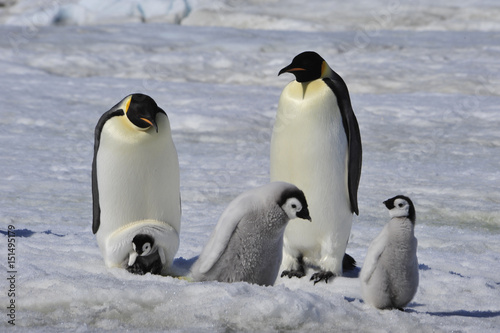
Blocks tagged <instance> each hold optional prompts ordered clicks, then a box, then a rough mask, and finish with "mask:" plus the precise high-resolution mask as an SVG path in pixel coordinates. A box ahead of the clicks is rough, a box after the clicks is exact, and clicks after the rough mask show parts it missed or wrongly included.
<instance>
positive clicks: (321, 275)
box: [309, 271, 336, 284]
mask: <svg viewBox="0 0 500 333" xmlns="http://www.w3.org/2000/svg"><path fill="white" fill-rule="evenodd" d="M335 276H336V275H335V274H333V272H330V271H321V272H318V273H314V274H313V275H312V276H311V279H310V280H309V281H314V284H316V283H318V282H320V281H323V280H325V282H326V283H328V280H329V279H330V278H332V277H335Z"/></svg>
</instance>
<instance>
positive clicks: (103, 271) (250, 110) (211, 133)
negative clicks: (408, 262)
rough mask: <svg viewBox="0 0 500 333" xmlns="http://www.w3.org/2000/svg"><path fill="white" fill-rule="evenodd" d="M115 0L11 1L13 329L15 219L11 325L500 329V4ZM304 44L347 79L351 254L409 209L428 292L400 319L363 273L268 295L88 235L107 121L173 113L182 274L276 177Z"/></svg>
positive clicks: (4, 12) (4, 186)
mask: <svg viewBox="0 0 500 333" xmlns="http://www.w3.org/2000/svg"><path fill="white" fill-rule="evenodd" d="M106 3H107V4H108V5H106V6H109V8H108V9H103V8H102V7H100V6H104V4H102V2H96V1H90V0H87V1H85V0H81V1H48V2H43V1H42V2H39V1H17V3H16V4H14V5H12V6H9V7H3V8H0V22H2V23H4V25H2V26H0V105H1V107H0V156H1V158H0V170H1V181H0V193H1V195H0V231H1V232H2V234H0V239H1V242H0V247H1V248H0V254H1V255H0V281H2V283H0V295H1V296H0V307H1V308H3V309H4V310H2V311H0V313H1V316H0V318H2V320H0V327H1V330H5V329H7V328H8V327H9V326H10V325H9V324H8V322H7V319H8V317H7V316H6V313H7V309H6V306H7V304H8V302H9V298H8V297H7V289H8V285H7V280H6V279H7V277H8V275H7V270H8V267H7V242H6V241H7V236H5V235H4V234H5V233H6V230H7V226H8V225H13V226H15V227H16V229H17V232H18V237H17V238H16V260H17V262H16V265H17V270H18V273H17V280H16V305H17V312H16V328H17V330H18V331H26V332H28V331H29V332H33V331H35V332H66V331H80V332H84V331H102V330H111V331H123V330H130V331H164V330H172V331H182V332H185V331H187V332H200V331H205V332H211V331H225V330H236V331H241V330H243V331H319V332H324V331H351V332H361V331H369V332H429V331H435V332H452V331H456V332H460V331H461V332H478V331H481V332H497V331H498V330H499V329H500V278H499V276H500V265H499V262H500V242H499V239H500V237H499V236H500V190H499V185H500V169H499V165H500V131H499V129H500V112H499V111H500V110H499V105H500V61H499V59H500V47H499V45H500V26H499V23H498V17H500V5H498V4H497V2H496V1H493V0H491V1H490V0H485V1H472V0H471V1H463V2H461V5H460V6H456V5H454V4H455V2H451V1H441V2H440V3H439V4H437V3H435V1H427V0H425V1H424V0H422V1H417V2H405V1H395V2H390V1H387V2H386V1H376V2H373V1H361V2H359V4H358V6H359V7H356V6H355V5H354V4H348V3H336V2H334V4H331V5H330V4H328V5H327V4H325V2H324V1H309V2H304V1H300V2H299V1H291V2H287V1H281V0H277V1H268V2H263V1H240V2H234V1H210V2H209V1H166V2H161V1H141V2H139V1H110V2H106ZM166 5H171V6H172V7H169V8H170V9H169V8H166ZM112 6H115V7H112ZM112 8H114V9H112ZM131 8H132V9H131ZM82 13H83V14H85V15H83V14H82ZM384 13H385V14H384ZM172 15H174V16H172ZM175 15H177V16H175ZM62 18H64V20H63V19H62ZM139 22H147V24H142V23H139ZM304 50H316V51H318V52H319V53H320V54H321V55H322V56H323V57H324V58H325V59H326V60H327V61H328V62H329V64H330V66H331V67H332V68H333V69H334V70H336V71H337V72H338V73H339V74H341V75H342V77H343V78H344V80H345V81H346V83H347V85H348V87H349V89H350V92H351V99H352V104H353V107H354V110H355V113H356V115H357V118H358V122H359V125H360V129H361V135H362V139H363V148H364V155H363V171H362V177H361V184H360V189H359V194H358V197H359V206H360V216H359V217H357V218H355V221H354V223H353V229H352V234H351V239H350V241H349V245H348V253H349V254H351V255H352V256H354V258H355V259H356V260H357V261H358V266H361V265H362V263H363V261H364V257H365V254H366V250H367V248H368V245H369V243H370V242H371V240H372V239H373V238H374V237H375V236H376V235H377V234H378V233H379V232H380V230H381V229H382V227H383V226H384V224H385V223H386V222H387V221H388V219H389V215H388V212H387V210H386V209H385V207H384V206H383V204H382V201H384V200H385V199H387V198H389V197H392V196H394V195H396V194H400V193H401V194H405V195H408V196H409V197H410V198H411V199H412V200H413V201H414V203H415V206H416V210H417V225H416V229H415V234H416V237H417V238H418V241H419V247H418V258H419V262H420V286H419V289H418V292H417V294H416V296H415V298H414V299H413V301H412V302H411V303H410V304H409V306H408V308H407V311H406V312H400V311H380V310H376V309H373V308H370V307H369V306H368V305H366V304H364V302H363V301H362V297H361V293H360V285H359V281H358V279H357V277H356V272H355V273H350V274H348V276H346V277H341V278H336V279H335V280H333V281H331V283H329V284H323V283H322V284H317V285H315V286H313V285H312V283H311V282H309V281H308V279H306V278H303V279H300V280H299V279H278V281H277V282H276V285H275V286H274V287H260V286H255V285H250V284H246V283H235V284H224V283H216V282H209V283H189V282H187V281H184V280H178V279H175V278H171V277H160V276H151V275H146V276H135V275H132V274H129V273H127V272H126V271H124V270H120V269H108V268H106V267H105V266H104V263H103V260H102V258H101V255H100V252H99V250H98V248H97V244H96V241H95V237H94V235H93V234H92V232H91V219H92V216H91V210H92V209H91V188H90V170H91V160H92V154H93V130H94V126H95V124H96V122H97V120H98V119H99V117H100V115H101V114H102V113H103V112H105V111H106V110H108V109H109V108H110V107H111V106H113V105H114V104H116V102H118V101H119V100H120V99H122V98H123V97H124V96H126V95H127V94H130V93H132V92H142V93H146V94H148V95H150V96H151V97H153V98H154V99H155V100H156V101H157V103H158V104H159V105H160V106H161V107H162V108H163V109H164V110H165V111H166V112H167V113H168V115H169V118H170V122H171V126H172V130H173V138H174V142H175V144H176V146H177V150H178V154H179V162H180V168H181V194H182V208H183V217H182V226H181V235H180V236H181V243H180V248H179V252H178V253H177V255H176V258H177V259H176V262H175V266H176V269H177V270H178V271H179V272H181V273H182V272H183V271H185V270H186V269H187V268H188V267H189V265H190V264H191V263H192V261H193V258H194V257H196V256H197V255H198V254H199V253H200V251H201V249H202V247H203V245H204V244H205V242H206V241H207V240H208V237H209V234H210V232H211V231H212V228H213V227H214V225H215V223H216V222H217V220H218V218H219V216H220V214H221V213H222V211H223V210H224V208H225V207H226V206H227V205H228V204H229V202H230V201H231V200H232V199H233V198H234V197H236V196H237V195H238V194H240V193H241V192H243V191H245V190H247V189H249V188H251V187H255V186H257V185H260V184H264V183H266V182H268V179H269V172H268V169H269V141H270V137H271V131H272V126H273V122H274V116H275V112H276V107H277V102H278V98H279V94H280V92H281V89H282V88H283V87H284V86H285V84H286V83H287V82H288V81H290V80H291V79H292V76H286V75H282V76H280V77H277V73H278V71H279V69H281V68H282V67H284V66H285V65H287V64H289V63H290V61H291V59H292V58H293V57H294V56H295V55H296V54H298V53H299V52H301V51H304ZM308 273H309V275H310V274H311V273H312V271H310V272H308Z"/></svg>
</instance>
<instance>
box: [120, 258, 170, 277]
mask: <svg viewBox="0 0 500 333" xmlns="http://www.w3.org/2000/svg"><path fill="white" fill-rule="evenodd" d="M144 258H146V259H147V257H138V258H137V260H136V262H135V263H134V264H133V265H132V266H128V267H127V271H128V272H130V273H132V274H138V275H144V274H146V273H151V274H156V275H161V270H162V264H161V261H159V260H157V261H155V262H153V263H151V264H149V265H147V262H143V260H144Z"/></svg>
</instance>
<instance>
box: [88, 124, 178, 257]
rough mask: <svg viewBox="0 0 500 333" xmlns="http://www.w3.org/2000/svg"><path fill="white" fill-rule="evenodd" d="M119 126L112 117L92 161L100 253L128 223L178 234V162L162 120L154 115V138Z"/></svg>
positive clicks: (166, 126)
mask: <svg viewBox="0 0 500 333" xmlns="http://www.w3.org/2000/svg"><path fill="white" fill-rule="evenodd" d="M124 121H125V119H124V117H113V118H111V119H110V120H108V121H107V122H106V123H105V124H104V126H103V130H102V133H101V141H100V145H99V151H98V153H97V157H96V158H97V161H96V162H97V181H98V188H99V205H100V209H101V215H100V219H101V223H100V227H99V230H98V232H97V234H96V236H97V242H98V244H99V247H100V248H101V251H102V252H103V253H104V252H105V246H106V239H107V238H108V237H109V236H110V235H111V234H112V233H113V232H114V231H115V230H117V229H119V228H121V227H123V226H124V225H127V224H129V223H131V222H134V221H139V220H145V219H151V220H156V221H161V222H165V223H167V224H169V225H170V226H171V227H172V228H173V229H174V230H175V231H176V232H177V233H179V231H180V230H179V229H180V217H181V210H180V197H179V195H180V194H179V186H180V181H179V162H178V158H177V152H176V150H175V146H174V143H173V141H172V138H171V134H170V125H169V121H168V118H167V117H166V116H165V115H162V114H158V116H157V123H158V127H159V128H160V131H159V132H158V133H156V132H154V130H152V131H151V130H150V131H137V129H133V128H131V127H130V125H124V124H123V123H120V122H124ZM174 254H175V253H174ZM174 254H172V256H173V255H174Z"/></svg>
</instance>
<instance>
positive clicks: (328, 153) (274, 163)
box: [270, 51, 362, 283]
mask: <svg viewBox="0 0 500 333" xmlns="http://www.w3.org/2000/svg"><path fill="white" fill-rule="evenodd" d="M284 73H291V74H293V75H294V76H295V80H293V81H292V82H290V83H289V84H288V85H287V86H286V87H285V88H284V89H283V92H282V93H281V96H280V99H279V103H278V111H277V113H276V122H275V124H274V128H273V134H272V139H271V156H270V162H271V163H270V166H271V168H270V174H271V181H284V182H289V183H292V184H295V185H297V186H298V187H299V188H300V189H302V191H304V194H305V196H306V197H307V201H308V203H309V210H310V212H311V217H312V223H310V224H304V223H302V222H301V221H300V220H296V219H294V220H292V221H290V223H289V224H288V226H287V228H286V230H285V236H284V249H283V263H282V267H281V269H282V271H283V274H282V276H288V277H293V276H296V277H302V276H304V275H305V267H304V266H305V265H311V266H315V267H319V269H320V270H319V272H316V273H314V274H313V275H312V277H311V280H314V283H317V282H319V281H325V282H328V280H329V279H330V278H331V277H334V276H340V275H342V272H343V264H344V267H346V268H354V267H355V261H354V259H353V258H352V257H350V256H345V258H344V254H345V250H346V247H347V242H348V240H349V236H350V233H351V225H352V218H353V214H358V213H359V210H358V200H357V192H358V185H359V180H360V177H361V160H362V147H361V136H360V131H359V126H358V122H357V119H356V116H355V115H354V112H353V109H352V106H351V100H350V97H349V91H348V89H347V86H346V84H345V82H344V80H343V79H342V78H341V77H340V76H339V75H338V74H337V73H335V72H334V71H333V70H332V69H331V68H330V66H329V65H328V64H327V62H326V61H325V60H324V59H323V58H322V57H321V56H320V55H319V54H317V53H316V52H310V51H308V52H303V53H301V54H299V55H297V56H296V57H295V58H294V59H293V61H292V63H291V64H290V65H288V66H286V67H284V68H283V69H281V70H280V72H279V75H281V74H284Z"/></svg>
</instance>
